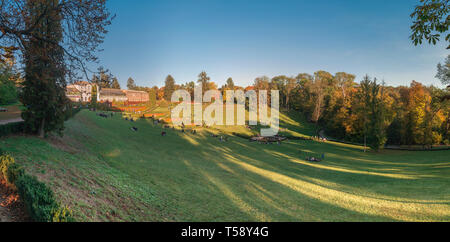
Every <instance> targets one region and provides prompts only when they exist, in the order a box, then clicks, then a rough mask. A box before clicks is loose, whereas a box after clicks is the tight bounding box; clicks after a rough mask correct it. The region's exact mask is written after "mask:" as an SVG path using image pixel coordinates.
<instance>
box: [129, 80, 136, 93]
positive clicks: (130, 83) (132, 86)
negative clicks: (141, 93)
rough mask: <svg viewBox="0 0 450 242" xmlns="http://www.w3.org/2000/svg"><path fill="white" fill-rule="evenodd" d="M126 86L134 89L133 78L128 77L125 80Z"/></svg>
mask: <svg viewBox="0 0 450 242" xmlns="http://www.w3.org/2000/svg"><path fill="white" fill-rule="evenodd" d="M127 87H128V90H134V89H136V84H135V83H134V80H133V78H131V77H130V78H128V80H127Z"/></svg>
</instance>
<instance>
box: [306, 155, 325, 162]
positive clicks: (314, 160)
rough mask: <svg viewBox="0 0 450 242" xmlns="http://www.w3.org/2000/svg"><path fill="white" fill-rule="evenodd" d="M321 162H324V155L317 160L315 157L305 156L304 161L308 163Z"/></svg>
mask: <svg viewBox="0 0 450 242" xmlns="http://www.w3.org/2000/svg"><path fill="white" fill-rule="evenodd" d="M323 160H325V153H323V154H322V155H321V158H317V157H315V156H307V157H306V161H310V162H322V161H323Z"/></svg>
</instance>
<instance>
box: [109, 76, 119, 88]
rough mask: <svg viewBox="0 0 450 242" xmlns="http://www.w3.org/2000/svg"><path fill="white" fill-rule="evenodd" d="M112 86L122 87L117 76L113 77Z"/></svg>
mask: <svg viewBox="0 0 450 242" xmlns="http://www.w3.org/2000/svg"><path fill="white" fill-rule="evenodd" d="M111 88H114V89H120V83H119V80H117V78H116V77H114V78H113V79H112V82H111Z"/></svg>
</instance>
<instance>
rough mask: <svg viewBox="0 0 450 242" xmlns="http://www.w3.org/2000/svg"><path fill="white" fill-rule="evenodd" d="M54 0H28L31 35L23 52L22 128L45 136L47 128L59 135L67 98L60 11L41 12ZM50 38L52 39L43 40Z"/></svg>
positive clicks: (50, 5) (62, 125) (55, 2)
mask: <svg viewBox="0 0 450 242" xmlns="http://www.w3.org/2000/svg"><path fill="white" fill-rule="evenodd" d="M58 3H59V1H57V0H39V1H36V0H28V1H27V5H26V7H27V9H26V10H27V11H29V14H30V18H29V20H28V21H27V22H26V25H27V26H31V25H34V26H35V27H36V28H34V30H33V31H34V34H33V36H34V37H31V38H30V39H29V41H28V42H27V43H26V47H25V53H24V60H23V61H24V63H25V81H24V82H23V86H24V87H23V93H22V95H21V101H22V103H23V105H24V106H25V107H26V110H25V111H24V112H23V113H22V117H23V119H24V120H25V128H26V130H27V131H29V132H32V133H39V135H40V136H41V137H44V136H45V135H46V133H48V132H49V131H53V130H56V131H57V132H58V133H60V134H61V132H62V130H63V128H64V116H65V115H64V112H65V111H67V109H68V108H69V107H68V103H69V102H68V99H67V98H66V95H65V87H66V80H65V65H64V52H63V49H62V48H61V47H60V46H59V45H58V44H57V43H59V42H61V40H62V26H61V16H60V14H59V12H53V14H51V15H42V13H43V11H46V10H45V9H47V8H52V7H55V6H56V5H57V4H58ZM43 39H45V40H52V41H44V40H43Z"/></svg>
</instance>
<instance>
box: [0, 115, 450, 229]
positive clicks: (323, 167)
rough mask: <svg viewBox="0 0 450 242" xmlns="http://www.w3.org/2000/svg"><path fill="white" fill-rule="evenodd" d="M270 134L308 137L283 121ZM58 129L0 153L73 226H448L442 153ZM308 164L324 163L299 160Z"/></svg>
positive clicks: (292, 120) (92, 119)
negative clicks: (61, 208)
mask: <svg viewBox="0 0 450 242" xmlns="http://www.w3.org/2000/svg"><path fill="white" fill-rule="evenodd" d="M280 123H281V125H282V127H283V128H287V130H288V131H286V132H293V133H297V134H299V135H303V134H305V135H312V134H313V131H314V128H313V127H311V126H309V125H308V124H306V122H304V120H302V118H301V117H300V116H299V115H295V114H294V113H291V114H289V115H284V116H283V115H282V117H281V121H280ZM66 126H67V128H66V131H65V136H64V138H56V137H52V138H49V139H47V140H41V139H39V138H36V137H23V136H18V137H9V138H3V139H0V147H2V149H5V150H7V151H9V152H10V153H12V154H13V155H14V156H15V157H16V159H17V160H18V162H19V163H21V164H23V165H24V166H25V167H26V169H27V170H28V171H29V172H31V173H33V174H35V175H36V176H38V178H39V179H40V180H42V181H44V182H46V183H47V184H49V185H50V186H51V187H52V188H53V189H54V191H55V192H56V194H57V196H58V198H59V199H60V200H61V202H62V203H63V204H65V205H68V206H69V207H71V208H72V209H73V210H74V213H75V217H76V218H77V219H78V220H82V221H450V151H436V152H407V151H383V152H381V153H378V154H375V153H364V152H363V149H362V148H361V147H358V146H353V145H345V144H338V143H319V142H314V141H289V142H286V143H283V144H282V145H280V146H279V145H263V144H258V143H250V142H248V141H247V140H245V139H241V138H238V137H231V138H230V139H229V141H228V142H227V143H223V142H220V141H219V140H218V139H217V138H213V137H210V135H209V131H208V130H203V129H200V130H199V132H198V134H197V135H192V134H183V133H181V132H179V131H173V130H167V137H161V131H162V130H163V129H162V128H161V126H154V125H153V124H152V123H151V121H149V120H139V121H137V122H134V123H131V122H129V121H125V120H123V119H122V118H121V116H120V115H116V116H115V117H114V118H112V119H104V118H101V117H98V116H96V115H95V113H93V112H89V111H86V110H84V111H82V112H80V113H79V114H77V115H76V116H75V117H74V118H73V119H71V120H70V121H68V122H67V123H66ZM132 126H136V127H137V128H139V132H133V131H131V129H130V128H131V127H132ZM224 129H229V130H233V127H225V128H224ZM235 130H238V129H237V128H236V129H235ZM220 132H222V131H220ZM236 132H240V131H236ZM311 153H312V154H317V155H319V154H322V153H325V156H326V159H325V161H324V162H322V163H310V162H307V161H304V157H305V156H306V155H307V154H311Z"/></svg>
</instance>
